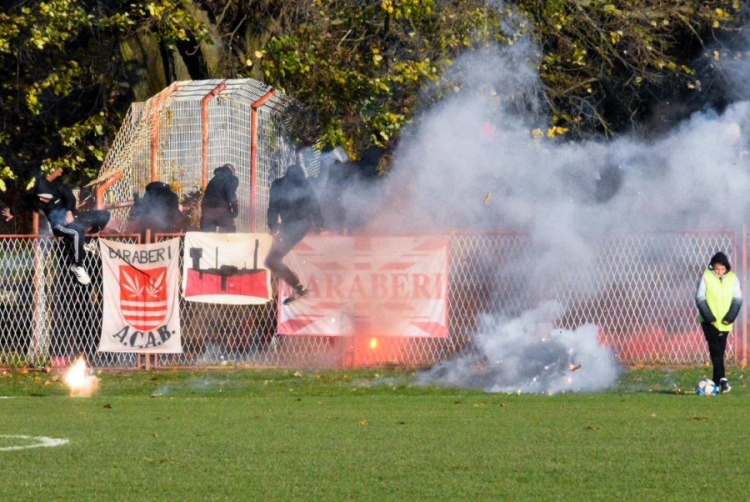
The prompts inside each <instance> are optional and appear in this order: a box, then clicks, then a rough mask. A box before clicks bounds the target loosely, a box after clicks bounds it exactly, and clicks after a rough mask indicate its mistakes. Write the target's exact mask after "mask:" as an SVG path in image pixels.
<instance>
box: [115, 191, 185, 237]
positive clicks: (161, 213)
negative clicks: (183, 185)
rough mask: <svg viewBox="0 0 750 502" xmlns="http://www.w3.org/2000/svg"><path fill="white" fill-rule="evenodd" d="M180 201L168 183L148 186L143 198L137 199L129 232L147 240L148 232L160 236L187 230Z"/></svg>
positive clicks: (130, 217) (131, 212)
mask: <svg viewBox="0 0 750 502" xmlns="http://www.w3.org/2000/svg"><path fill="white" fill-rule="evenodd" d="M185 223H186V221H185V216H184V215H183V214H182V207H181V206H180V199H179V198H178V197H177V194H176V193H174V192H173V191H172V189H171V188H170V187H169V185H167V184H166V183H163V182H161V181H153V182H151V183H149V184H148V185H146V191H145V193H144V194H143V197H138V195H136V197H135V203H134V204H133V209H132V210H131V211H130V215H129V217H128V225H127V232H133V233H140V234H141V236H142V239H143V240H144V241H145V239H146V230H151V231H152V232H154V233H158V234H170V233H179V232H182V231H183V230H184V229H185Z"/></svg>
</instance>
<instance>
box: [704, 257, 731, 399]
mask: <svg viewBox="0 0 750 502" xmlns="http://www.w3.org/2000/svg"><path fill="white" fill-rule="evenodd" d="M695 303H696V305H697V306H698V312H699V314H700V322H701V328H702V329H703V335H704V336H705V338H706V342H707V343H708V353H709V355H710V356H711V365H712V366H713V381H714V383H715V384H716V385H718V386H719V388H720V390H721V392H729V391H730V390H731V389H732V387H730V386H729V381H728V380H727V377H726V373H725V367H724V353H725V351H726V347H727V338H728V337H729V332H730V331H732V323H733V322H734V320H735V319H736V318H737V314H739V312H740V307H741V306H742V290H741V289H740V281H739V279H738V278H737V275H736V274H735V273H734V272H732V267H731V265H730V264H729V259H728V258H727V256H726V255H725V254H724V253H722V252H718V253H716V254H715V255H714V256H713V257H712V258H711V261H710V262H709V265H708V268H707V269H706V271H705V272H704V273H703V275H702V276H701V278H700V280H699V281H698V289H697V291H696V293H695Z"/></svg>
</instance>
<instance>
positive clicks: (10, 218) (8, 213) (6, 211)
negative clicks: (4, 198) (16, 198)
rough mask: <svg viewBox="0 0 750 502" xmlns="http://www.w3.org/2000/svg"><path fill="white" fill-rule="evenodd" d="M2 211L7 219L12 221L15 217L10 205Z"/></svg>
mask: <svg viewBox="0 0 750 502" xmlns="http://www.w3.org/2000/svg"><path fill="white" fill-rule="evenodd" d="M0 213H2V215H3V216H4V217H5V221H10V220H12V219H13V213H11V212H10V208H9V207H6V208H5V209H3V210H2V211H0Z"/></svg>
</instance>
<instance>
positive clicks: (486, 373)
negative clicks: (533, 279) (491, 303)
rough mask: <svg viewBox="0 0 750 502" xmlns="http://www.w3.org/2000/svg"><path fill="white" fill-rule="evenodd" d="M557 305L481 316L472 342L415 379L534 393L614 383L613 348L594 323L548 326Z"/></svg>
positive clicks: (616, 370) (587, 389) (596, 388)
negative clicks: (507, 315) (602, 341)
mask: <svg viewBox="0 0 750 502" xmlns="http://www.w3.org/2000/svg"><path fill="white" fill-rule="evenodd" d="M558 309H559V307H558V305H556V304H555V303H554V302H545V303H543V304H541V305H540V306H539V307H538V308H537V309H534V310H531V311H527V312H524V313H523V314H522V315H521V316H520V317H518V318H515V319H505V318H501V317H498V316H491V315H486V314H483V315H481V316H480V319H479V326H478V329H477V332H476V336H475V343H474V346H472V347H470V348H469V349H467V350H466V351H465V352H464V353H463V354H462V355H461V356H459V357H457V358H455V359H452V360H450V361H444V362H441V363H439V364H438V365H436V366H435V367H433V368H432V369H430V370H429V371H426V372H423V373H421V374H420V375H419V377H418V381H419V382H420V383H424V384H440V385H446V386H456V387H474V388H480V389H483V390H486V391H489V392H517V393H534V394H557V393H561V392H595V391H601V390H605V389H608V388H610V387H612V386H613V385H614V384H615V383H616V382H617V378H618V376H619V373H620V371H619V367H618V365H617V363H616V361H615V358H614V355H613V354H612V352H611V351H610V350H609V349H608V348H606V347H603V346H601V345H600V344H599V342H598V339H597V338H598V330H597V327H596V326H594V325H592V324H586V325H583V326H581V327H579V328H578V329H576V330H573V331H569V330H560V329H552V327H551V324H550V323H549V322H548V321H549V319H551V318H552V317H554V315H555V314H556V312H557V310H558Z"/></svg>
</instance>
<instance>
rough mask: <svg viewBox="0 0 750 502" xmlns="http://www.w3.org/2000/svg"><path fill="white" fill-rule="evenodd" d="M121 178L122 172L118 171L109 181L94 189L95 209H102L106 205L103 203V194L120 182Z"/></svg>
mask: <svg viewBox="0 0 750 502" xmlns="http://www.w3.org/2000/svg"><path fill="white" fill-rule="evenodd" d="M121 178H122V171H118V172H116V173H115V174H114V176H112V177H111V178H110V179H108V180H107V181H105V182H104V183H102V184H101V186H99V187H98V188H97V189H96V208H97V209H104V207H105V206H106V204H105V203H104V193H105V192H106V191H107V190H109V187H111V186H112V185H114V184H115V183H117V182H118V181H120V179H121Z"/></svg>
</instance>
